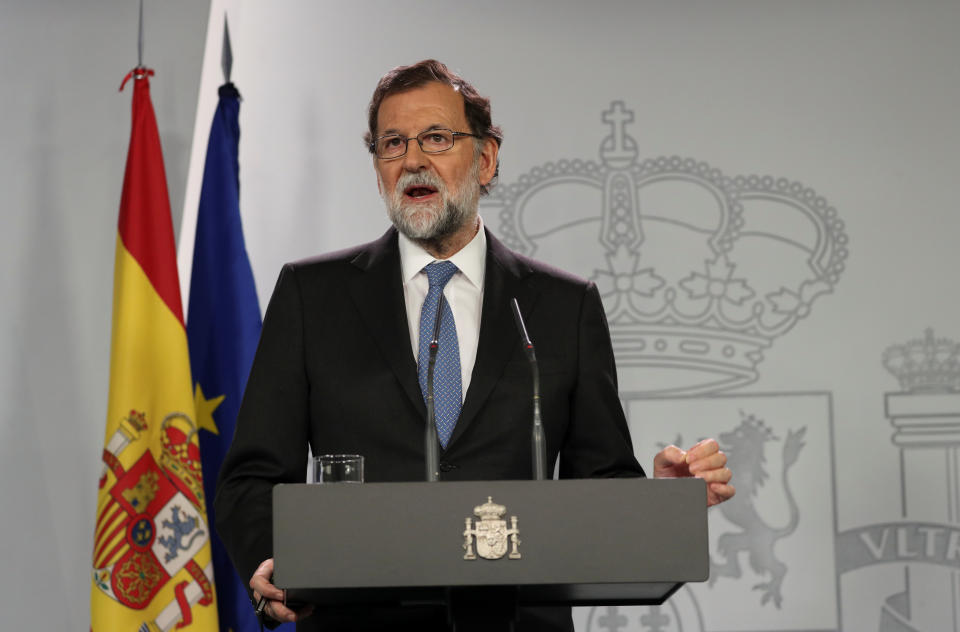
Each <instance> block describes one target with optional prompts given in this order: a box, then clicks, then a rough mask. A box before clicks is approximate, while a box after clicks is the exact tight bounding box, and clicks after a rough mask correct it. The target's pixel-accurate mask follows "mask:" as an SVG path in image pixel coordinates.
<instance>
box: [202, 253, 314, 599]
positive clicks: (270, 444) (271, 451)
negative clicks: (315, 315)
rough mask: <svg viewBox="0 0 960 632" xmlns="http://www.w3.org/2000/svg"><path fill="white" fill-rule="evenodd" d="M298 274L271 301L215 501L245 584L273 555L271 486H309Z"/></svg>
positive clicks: (290, 271)
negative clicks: (286, 484) (284, 484)
mask: <svg viewBox="0 0 960 632" xmlns="http://www.w3.org/2000/svg"><path fill="white" fill-rule="evenodd" d="M303 321H304V315H303V307H302V302H301V293H300V289H299V286H298V281H297V278H296V271H295V268H293V267H292V266H289V265H288V266H285V267H284V269H283V270H282V272H281V273H280V278H279V280H278V281H277V286H276V288H275V289H274V292H273V296H272V297H271V299H270V303H269V306H268V307H267V313H266V316H265V318H264V321H263V329H262V330H261V334H260V343H259V345H258V347H257V353H256V356H255V357H254V361H253V366H252V367H251V370H250V377H249V379H248V381H247V388H246V391H245V392H244V396H243V402H242V404H241V406H240V412H239V414H238V416H237V425H236V431H235V433H234V437H233V442H232V443H231V445H230V449H229V450H228V452H227V455H226V457H225V459H224V463H223V467H222V468H221V470H220V477H219V479H218V482H217V495H216V500H215V507H216V518H217V525H216V526H217V531H218V532H219V533H220V536H221V538H222V539H223V542H224V545H225V546H226V549H227V553H228V554H229V555H230V559H231V560H232V561H233V564H234V566H235V567H236V569H237V572H238V573H239V574H240V577H241V579H242V580H243V582H244V584H246V582H247V580H249V578H250V577H251V576H252V575H253V572H254V571H255V570H256V568H257V566H259V565H260V563H261V562H263V561H264V560H265V559H267V558H270V557H272V555H273V522H272V521H273V499H272V496H273V486H274V485H275V484H277V483H302V482H304V481H305V479H306V460H307V459H306V457H307V453H306V445H307V435H308V419H309V410H308V394H309V384H308V380H307V375H306V371H305V365H304V350H303V339H304V332H303Z"/></svg>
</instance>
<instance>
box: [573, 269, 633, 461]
mask: <svg viewBox="0 0 960 632" xmlns="http://www.w3.org/2000/svg"><path fill="white" fill-rule="evenodd" d="M577 340H578V342H577V349H576V353H577V381H576V385H575V386H574V388H573V391H572V393H571V395H570V423H569V426H568V428H567V433H566V436H565V437H564V441H563V444H562V446H561V452H560V478H594V477H637V476H644V475H645V474H644V471H643V468H642V467H641V466H640V464H639V463H638V462H637V459H636V458H635V457H634V454H633V443H632V441H631V439H630V430H629V429H628V428H627V420H626V418H625V417H624V414H623V406H622V405H621V403H620V397H619V393H618V390H617V367H616V363H615V362H614V357H613V346H612V344H611V341H610V329H609V327H608V326H607V318H606V315H605V314H604V311H603V303H602V302H601V300H600V293H599V292H598V291H597V287H596V286H595V285H594V284H593V283H588V284H587V286H586V289H585V291H584V294H583V298H582V301H581V304H580V317H579V323H578V337H577Z"/></svg>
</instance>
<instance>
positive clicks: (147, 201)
mask: <svg viewBox="0 0 960 632" xmlns="http://www.w3.org/2000/svg"><path fill="white" fill-rule="evenodd" d="M152 74H153V71H151V70H148V69H145V68H136V69H134V70H133V71H131V74H130V75H128V76H127V79H129V78H130V77H131V76H132V77H133V79H134V81H133V121H132V129H131V133H130V147H129V151H128V154H127V167H126V173H125V174H124V179H123V193H122V196H121V199H120V221H119V230H118V235H117V254H116V261H115V264H114V283H113V335H112V340H111V352H110V395H109V398H108V403H107V427H106V435H105V440H104V449H103V470H102V474H101V476H100V483H99V493H98V496H97V519H96V526H95V530H94V540H93V569H92V587H91V592H90V628H91V630H92V632H100V631H112V630H138V631H139V632H157V631H160V630H162V631H164V632H166V631H168V630H173V629H179V630H188V631H192V630H209V631H210V632H214V631H215V630H216V629H217V607H216V599H215V596H214V588H213V586H214V583H213V564H212V562H211V559H210V529H211V526H210V523H209V521H208V520H207V512H206V505H207V498H206V496H205V494H204V488H203V475H202V470H201V463H200V443H199V440H198V437H197V424H196V414H195V406H194V398H193V394H192V392H193V391H192V388H191V378H190V360H189V355H188V351H187V335H186V330H185V328H184V324H183V308H182V306H181V302H180V284H179V281H178V279H177V266H176V248H175V244H174V238H173V222H172V220H171V217H170V200H169V198H168V196H167V185H166V175H165V174H164V169H163V155H162V152H161V149H160V136H159V134H158V132H157V122H156V118H155V116H154V113H153V106H152V104H151V102H150V80H149V76H150V75H152ZM127 79H124V84H125V83H126V81H127ZM120 89H121V90H122V89H123V85H121V87H120Z"/></svg>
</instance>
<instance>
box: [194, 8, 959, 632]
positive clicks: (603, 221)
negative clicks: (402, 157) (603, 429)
mask: <svg viewBox="0 0 960 632" xmlns="http://www.w3.org/2000/svg"><path fill="white" fill-rule="evenodd" d="M222 10H228V11H229V13H230V19H231V33H232V36H233V41H234V52H235V70H234V72H235V75H234V80H235V82H236V83H237V85H238V86H239V88H240V90H241V92H242V93H243V95H244V97H245V101H244V103H243V108H242V112H241V128H242V130H243V140H242V146H241V164H242V167H241V168H242V172H243V173H242V176H241V177H242V182H243V193H242V203H241V205H242V208H243V214H244V221H245V228H246V232H247V243H248V247H249V250H250V256H251V260H252V263H253V267H254V273H255V276H256V278H257V283H258V286H259V289H260V295H261V301H262V302H263V303H264V304H265V303H266V300H267V297H268V296H269V293H270V290H271V288H272V285H273V283H274V281H275V279H276V275H277V272H278V270H279V267H280V265H281V264H282V262H284V261H288V260H290V259H294V258H298V257H302V256H308V255H311V254H314V253H317V252H321V251H327V250H332V249H336V248H340V247H344V246H347V245H350V244H353V243H357V242H360V241H365V240H368V239H371V238H373V237H375V236H377V235H379V234H380V233H381V232H382V231H383V229H384V228H385V227H386V225H387V222H386V219H385V216H384V211H383V208H382V203H381V201H380V200H379V199H378V196H377V192H376V188H375V186H374V175H373V172H372V169H371V163H370V157H369V155H368V154H367V153H366V152H365V151H364V148H363V147H362V144H361V142H360V137H361V134H362V132H363V130H364V128H365V106H366V104H367V101H368V99H369V95H370V92H371V91H372V88H373V85H374V83H375V81H376V79H377V78H378V77H379V76H380V75H381V74H382V73H383V72H384V71H386V70H387V69H389V68H390V67H392V66H395V65H398V64H402V63H411V62H413V61H416V60H418V59H422V58H426V57H436V58H438V59H441V60H443V61H445V62H446V63H447V64H449V65H450V66H451V67H453V68H454V69H456V70H458V71H460V72H461V73H462V74H463V75H464V76H465V77H467V78H469V79H470V80H471V81H472V82H474V83H475V85H477V86H478V87H479V89H480V90H481V92H483V93H484V94H487V95H489V96H490V97H491V98H492V101H493V113H494V119H495V120H496V121H497V122H498V123H499V124H501V125H502V126H503V128H504V130H505V134H506V140H505V143H504V145H503V148H502V152H501V158H502V171H501V182H500V185H499V187H498V188H497V189H495V191H494V193H493V194H492V195H491V196H490V197H489V198H486V199H485V200H484V201H483V203H482V209H481V213H482V215H483V217H484V221H485V222H486V223H487V224H488V225H490V226H491V227H492V228H493V229H494V230H495V231H496V232H497V233H498V234H499V235H500V236H501V237H502V238H503V239H504V240H505V241H506V242H507V243H508V244H510V245H511V246H512V247H514V248H515V249H518V250H521V251H523V252H526V253H528V254H532V255H533V256H535V257H539V258H542V259H545V260H547V261H549V262H551V263H554V264H556V265H559V266H560V267H563V268H566V269H569V270H571V271H573V272H576V273H578V274H580V275H583V276H585V277H589V278H592V279H594V280H595V281H596V282H597V284H598V285H599V287H600V289H601V292H602V294H603V295H604V301H605V306H606V308H607V313H608V318H609V319H610V321H611V328H612V332H613V337H614V346H615V349H616V353H617V359H618V367H619V372H620V387H621V392H622V397H623V400H624V403H625V406H626V408H627V412H628V415H629V419H630V423H631V428H632V431H633V435H634V441H635V444H636V446H635V447H636V450H637V453H638V455H639V457H640V458H641V460H642V461H644V462H645V463H647V464H648V465H649V461H650V459H651V458H652V455H653V454H654V453H655V452H656V450H657V449H658V446H660V445H663V444H665V443H668V442H673V441H680V442H682V443H684V444H690V443H692V442H694V441H695V440H697V439H698V438H700V437H702V436H707V435H712V436H717V437H718V438H719V439H720V441H721V443H722V444H723V445H724V447H725V449H726V450H727V451H728V452H729V453H730V454H731V457H732V460H733V468H734V471H735V477H736V478H735V482H736V483H737V485H738V486H739V489H740V494H739V495H738V497H737V499H736V500H735V501H734V502H732V503H730V504H729V505H727V506H724V507H722V508H718V509H715V510H713V511H712V512H711V539H712V543H711V545H712V549H713V551H712V554H713V561H714V568H713V580H712V583H710V584H704V585H698V586H692V587H690V588H689V589H687V590H684V591H683V592H682V593H681V594H679V595H678V596H677V597H676V598H675V599H673V600H672V601H671V602H670V604H669V605H668V606H665V607H663V608H660V609H653V610H648V609H628V608H611V609H606V608H603V609H585V610H582V611H580V612H578V625H579V626H580V628H581V629H582V630H645V631H646V630H710V631H714V630H726V631H729V630H738V631H740V630H742V631H747V630H750V631H757V630H837V629H841V628H842V629H847V630H900V629H919V630H945V629H951V630H952V629H960V617H958V615H957V612H958V611H960V598H958V595H960V593H958V588H957V587H958V575H957V571H956V568H957V561H958V558H960V548H957V547H958V546H960V540H958V538H960V530H958V528H957V525H958V523H960V515H958V511H960V495H958V491H957V490H958V486H960V477H958V466H957V454H956V447H955V446H956V443H957V439H958V437H960V435H958V434H957V433H958V430H960V428H958V427H957V425H956V423H957V422H956V419H957V416H958V413H960V401H958V398H960V395H958V394H957V391H956V389H957V387H958V386H960V382H958V379H960V373H958V366H957V362H956V353H957V346H956V344H957V343H956V342H948V341H944V340H941V338H944V337H946V338H950V337H952V338H953V340H957V339H958V337H960V326H958V323H960V319H958V315H960V302H958V301H957V300H956V298H955V296H954V293H953V292H952V291H951V288H952V287H954V283H953V282H952V279H953V270H954V269H955V268H956V264H957V263H958V254H957V249H956V235H957V234H960V233H958V229H960V220H958V219H957V216H956V213H954V212H953V206H954V205H955V204H954V202H953V200H952V197H953V196H952V192H951V186H950V185H949V183H950V182H951V181H952V178H951V176H952V175H953V174H955V173H956V172H957V167H958V166H960V159H958V158H957V153H956V149H955V148H956V147H957V141H958V140H960V126H958V125H957V123H956V112H957V106H958V105H960V81H958V79H960V74H958V70H957V68H956V64H955V63H954V60H955V59H956V58H957V53H958V44H957V39H956V37H955V30H956V25H957V24H958V23H960V22H958V19H960V6H957V5H955V4H951V3H945V2H944V3H935V2H929V3H923V4H921V5H910V6H906V5H902V4H899V3H894V2H879V3H877V2H873V3H858V2H844V3H787V2H778V3H756V2H741V1H731V2H720V3H716V2H714V3H659V2H641V3H636V2H614V1H610V2H600V3H592V4H590V5H586V4H583V3H578V2H572V1H570V2H525V3H520V4H519V5H518V4H517V3H513V2H505V1H504V2H500V1H493V2H487V3H484V4H483V5H482V8H481V7H479V6H477V5H472V6H470V7H469V8H468V7H466V6H464V7H458V8H456V9H454V8H452V7H451V5H449V4H448V3H443V2H417V3H406V2H401V3H389V4H388V3H374V4H356V3H330V2H328V3H315V2H290V3H288V4H285V5H284V10H282V11H277V10H276V9H275V7H266V6H264V5H262V4H259V3H254V2H224V3H222V4H221V3H219V2H214V3H213V7H212V11H213V13H214V14H215V15H216V14H217V13H218V12H220V11H222ZM213 23H214V21H213V20H211V24H213ZM218 60H219V40H217V39H216V38H213V39H212V40H211V39H208V48H207V58H206V61H205V72H204V79H203V84H204V87H203V89H202V90H201V94H202V95H203V97H212V95H213V94H214V86H215V85H216V84H217V83H218V82H219V81H220V77H219V74H218V71H216V66H215V64H216V63H217V62H218ZM203 97H202V98H203ZM209 107H212V106H208V105H205V104H204V103H202V102H201V105H200V107H199V109H198V114H197V115H198V121H199V122H200V123H201V124H205V123H206V121H208V120H209V116H208V114H206V112H205V111H209V110H208V108H209ZM206 124H208V123H206ZM201 127H202V128H203V129H205V125H201V126H199V127H198V130H199V129H200V128H201ZM195 138H201V139H202V138H205V134H203V133H198V134H197V136H195ZM201 151H202V150H201ZM197 157H198V153H197V152H196V146H195V153H194V160H193V162H192V164H193V165H194V166H196V165H197V164H199V163H198V160H197ZM198 176H199V172H198V171H195V170H194V171H191V176H190V186H188V193H187V196H188V200H189V197H190V195H192V194H193V193H192V192H191V191H192V187H195V186H196V185H197V184H198V182H199V179H198ZM192 210H193V207H192V206H191V205H190V203H189V201H188V204H187V206H186V208H185V218H186V220H185V221H186V223H185V225H184V235H185V237H186V236H187V231H188V230H189V228H188V227H189V225H190V219H189V213H191V212H192ZM186 243H187V241H184V242H182V243H181V251H180V257H181V262H184V261H189V252H188V248H186V247H185V245H186ZM504 307H505V308H506V306H504ZM928 328H929V330H930V334H929V337H928V334H927V333H926V332H927V330H928ZM911 341H914V342H913V343H911ZM948 357H950V358H952V359H948ZM585 537H587V538H588V537H589V536H588V535H586V536H585ZM951 542H952V543H953V544H951ZM584 546H589V542H585V543H584Z"/></svg>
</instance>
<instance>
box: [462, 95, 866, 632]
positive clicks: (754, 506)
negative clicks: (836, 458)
mask: <svg viewBox="0 0 960 632" xmlns="http://www.w3.org/2000/svg"><path fill="white" fill-rule="evenodd" d="M633 118H634V115H633V112H632V111H630V110H629V109H627V107H626V106H625V104H624V103H623V102H620V101H615V102H613V103H611V105H610V107H609V109H606V110H605V111H604V112H602V114H601V119H602V121H603V123H604V124H605V125H606V126H607V129H608V132H607V135H606V137H605V138H604V137H602V135H601V136H598V141H600V152H599V153H600V161H599V162H597V161H595V160H590V159H584V158H575V159H564V160H559V161H556V162H549V163H546V164H544V165H541V166H537V167H534V168H533V169H531V170H529V171H528V172H527V173H525V174H524V175H521V176H520V177H519V178H518V179H517V180H516V181H514V182H503V183H501V184H500V185H499V186H498V187H497V188H495V189H494V190H493V191H492V192H491V195H490V196H489V197H487V198H484V199H483V200H482V201H481V205H482V212H483V213H484V218H485V221H487V222H488V223H489V224H491V225H494V226H498V229H499V230H498V232H499V234H500V235H501V237H502V238H503V240H504V241H505V242H506V243H507V244H508V245H509V246H510V247H512V248H514V249H515V250H518V251H520V252H523V253H524V254H527V255H531V256H534V257H536V258H538V259H541V260H544V261H547V262H549V263H552V264H554V265H557V266H558V267H561V268H563V269H567V270H570V271H572V272H575V273H577V274H580V275H581V276H584V277H587V278H589V279H591V280H593V281H594V282H595V283H596V284H597V287H598V289H599V291H600V293H601V295H602V296H603V300H604V306H605V309H606V312H607V319H608V321H609V324H610V333H611V339H612V342H613V346H614V351H615V354H616V358H617V367H618V371H619V386H620V390H621V398H622V400H623V402H624V408H625V411H626V413H627V418H628V420H629V421H630V426H631V428H630V429H631V433H632V435H633V440H634V449H635V451H636V453H637V454H638V455H651V454H654V453H656V452H657V451H658V450H659V449H661V448H662V447H663V446H665V445H667V444H670V443H676V444H677V445H683V446H686V445H692V444H693V443H694V442H696V441H697V440H699V439H701V438H703V437H705V436H714V437H716V438H717V439H718V441H719V443H720V444H721V447H722V449H723V450H725V451H726V452H727V454H728V457H729V459H730V467H731V469H732V470H733V471H734V476H735V480H734V483H735V484H736V486H737V490H738V491H737V495H736V497H735V498H734V499H733V500H731V501H729V502H727V503H725V504H724V505H721V506H720V507H717V508H715V509H714V510H712V511H711V512H710V514H709V521H710V524H709V532H710V552H711V577H710V581H709V582H706V583H703V584H689V585H687V586H686V587H684V588H683V589H682V590H681V591H679V592H678V593H677V594H676V595H674V596H673V597H672V598H671V599H670V600H669V601H668V602H667V603H665V604H664V605H663V606H660V607H624V606H604V607H596V608H584V609H578V611H577V612H576V613H575V621H576V623H577V627H578V630H580V631H581V632H582V631H584V630H589V631H591V632H593V631H607V630H610V631H613V630H617V631H644V632H668V631H669V632H674V631H677V632H679V631H684V632H688V631H694V632H696V631H707V630H710V631H735V630H739V631H761V630H764V631H771V630H837V629H839V626H840V620H839V619H840V601H839V596H838V591H839V580H838V574H837V573H836V569H835V567H836V558H835V554H834V542H835V532H836V507H835V502H834V499H833V489H834V479H835V477H834V469H833V433H832V423H833V405H832V396H831V393H830V392H827V391H824V392H796V393H794V392H784V393H750V392H745V391H744V387H748V386H749V385H751V384H753V383H754V382H756V381H757V379H758V377H759V374H758V366H759V364H760V363H761V362H762V360H763V356H764V352H765V351H766V350H767V349H769V348H770V347H771V346H772V345H773V343H774V341H775V340H776V338H777V337H779V336H782V335H784V334H786V333H787V332H789V331H790V329H792V328H793V326H794V325H796V323H797V322H798V321H799V320H802V319H804V318H807V317H808V316H810V314H811V311H812V309H813V306H814V304H815V303H816V301H817V299H818V298H820V297H822V296H823V295H826V294H829V293H831V292H832V291H833V288H834V286H835V285H836V283H837V282H838V280H839V277H840V275H841V273H842V271H843V266H844V260H845V259H846V256H847V250H846V244H847V236H846V234H845V233H844V230H843V224H842V222H841V221H840V220H839V219H838V217H837V213H836V211H835V210H834V209H833V208H832V207H830V206H829V204H828V203H827V201H826V200H825V199H824V198H823V197H821V196H819V195H818V194H817V193H816V192H815V191H813V190H812V189H810V188H809V187H806V186H804V185H802V184H800V183H797V182H793V181H790V180H788V179H786V178H774V177H758V176H728V175H725V174H724V173H722V172H721V171H720V170H719V169H717V168H715V167H712V166H711V165H708V164H706V163H704V162H701V161H697V160H694V159H689V158H687V159H683V158H678V157H660V158H651V159H645V160H643V159H640V158H639V151H638V148H637V143H636V141H635V140H634V139H633V138H632V137H631V136H630V135H629V133H628V130H627V127H628V124H630V123H632V122H633ZM730 604H739V606H738V607H736V608H731V607H730Z"/></svg>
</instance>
